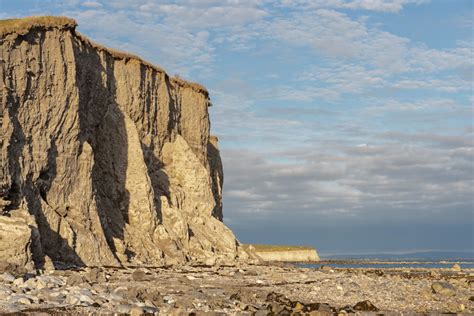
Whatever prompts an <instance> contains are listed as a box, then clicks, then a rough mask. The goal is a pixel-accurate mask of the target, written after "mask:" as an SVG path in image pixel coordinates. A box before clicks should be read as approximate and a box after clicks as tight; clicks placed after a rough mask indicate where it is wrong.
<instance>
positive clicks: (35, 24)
mask: <svg viewBox="0 0 474 316" xmlns="http://www.w3.org/2000/svg"><path fill="white" fill-rule="evenodd" d="M76 26H77V22H76V21H75V20H74V19H71V18H68V17H64V16H29V17H24V18H19V19H6V20H0V37H5V36H7V35H9V34H13V33H14V34H18V35H25V34H28V33H29V32H30V31H31V30H33V29H52V28H58V29H70V30H73V31H74V32H75V28H76ZM75 34H76V35H77V36H78V37H79V39H80V40H82V41H84V42H87V43H88V44H90V45H91V46H93V47H94V48H96V49H97V50H99V51H104V52H105V53H108V54H110V55H111V56H113V57H114V58H116V59H125V60H134V61H137V62H139V63H141V64H143V65H145V66H147V67H150V68H153V69H155V70H156V71H158V72H162V73H166V72H165V71H164V70H163V68H161V67H159V66H156V65H153V64H152V63H150V62H147V61H146V60H143V59H142V58H140V57H138V56H136V55H134V54H130V53H127V52H122V51H119V50H116V49H112V48H108V47H105V46H102V45H100V44H97V43H94V42H93V41H91V40H89V39H88V38H87V37H85V36H83V35H82V34H80V33H77V32H75ZM171 81H172V82H173V83H174V84H175V85H178V86H180V87H189V88H191V89H193V90H195V91H196V92H199V93H203V94H204V95H205V96H206V97H207V98H209V92H208V91H207V89H206V88H205V87H204V86H202V85H201V84H199V83H196V82H190V81H186V80H184V79H182V78H180V77H179V76H174V77H172V78H171Z"/></svg>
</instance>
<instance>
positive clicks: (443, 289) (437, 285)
mask: <svg viewBox="0 0 474 316" xmlns="http://www.w3.org/2000/svg"><path fill="white" fill-rule="evenodd" d="M431 289H432V290H433V293H436V294H440V295H443V296H454V295H456V292H455V291H456V289H455V288H454V286H453V285H452V284H450V283H448V282H433V284H432V285H431Z"/></svg>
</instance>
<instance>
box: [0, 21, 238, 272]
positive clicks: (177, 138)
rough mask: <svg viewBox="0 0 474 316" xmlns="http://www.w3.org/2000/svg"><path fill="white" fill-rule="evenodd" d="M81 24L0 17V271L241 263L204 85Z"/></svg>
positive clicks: (207, 95)
mask: <svg viewBox="0 0 474 316" xmlns="http://www.w3.org/2000/svg"><path fill="white" fill-rule="evenodd" d="M75 28H76V22H75V21H74V20H72V19H68V18H64V17H31V18H25V19H18V20H3V21H0V100H1V102H0V123H1V132H0V212H1V213H2V216H0V266H2V265H3V266H5V265H7V266H22V265H23V266H25V265H27V266H28V265H35V266H36V267H38V266H41V265H42V264H43V262H44V260H45V258H46V259H47V257H49V258H50V259H52V260H53V261H58V262H67V263H74V264H77V265H89V266H104V265H107V266H118V265H128V264H149V265H162V264H173V263H183V262H189V261H196V262H203V263H206V264H212V263H215V262H216V261H217V262H219V261H229V260H236V259H242V260H243V259H245V258H246V253H245V251H243V250H242V249H241V247H240V246H239V243H238V242H237V240H236V238H235V236H234V235H233V233H232V232H231V231H230V230H229V229H228V228H227V227H226V226H225V225H224V224H223V223H222V221H221V220H222V202H221V192H222V181H223V176H222V174H223V173H222V163H221V161H220V156H219V149H218V147H217V138H216V137H211V136H210V135H209V130H210V122H209V115H208V106H210V101H209V94H208V92H207V90H206V89H205V88H204V87H202V86H201V85H199V84H195V83H190V82H186V81H184V80H182V79H180V78H170V77H169V76H168V75H167V74H166V73H165V72H164V71H163V70H162V69H161V68H159V67H156V66H154V65H151V64H150V63H147V62H145V61H143V60H141V59H140V58H138V57H136V56H134V55H130V54H126V53H122V52H118V51H114V50H110V49H107V48H105V47H103V46H100V45H98V44H95V43H93V42H91V41H90V40H88V39H87V38H85V37H84V36H82V35H80V34H79V33H78V32H76V30H75Z"/></svg>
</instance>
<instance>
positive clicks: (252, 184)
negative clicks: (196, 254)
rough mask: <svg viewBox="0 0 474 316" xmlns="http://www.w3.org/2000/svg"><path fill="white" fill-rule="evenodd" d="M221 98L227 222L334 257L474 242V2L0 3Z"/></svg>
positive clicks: (8, 11) (216, 126)
mask: <svg viewBox="0 0 474 316" xmlns="http://www.w3.org/2000/svg"><path fill="white" fill-rule="evenodd" d="M40 14H54V15H67V16H69V17H72V18H75V19H76V20H77V21H78V23H79V27H78V30H79V31H80V32H81V33H83V34H85V35H87V36H89V37H90V38H91V39H93V40H95V41H97V42H100V43H102V44H105V45H108V46H111V47H114V48H117V49H121V50H126V51H130V52H133V53H135V54H138V55H140V56H143V57H144V58H145V59H147V60H149V61H151V62H153V63H155V64H158V65H160V66H162V67H164V68H165V69H166V70H167V71H168V72H169V73H170V74H180V75H181V76H183V77H185V78H187V79H190V80H193V81H198V82H200V83H203V84H204V85H205V86H206V87H208V89H209V90H210V93H211V99H212V102H213V104H214V106H213V107H212V108H211V119H212V124H213V125H212V133H213V134H216V135H217V136H219V140H220V146H221V151H222V156H223V161H224V169H225V185H224V187H225V188H224V220H225V222H226V223H227V224H228V225H229V226H230V227H231V228H232V229H233V230H234V231H235V232H236V234H237V237H238V238H239V239H240V240H241V241H243V242H267V243H294V244H309V245H314V246H316V247H317V248H318V249H319V250H320V251H321V252H322V253H323V254H324V253H328V254H329V253H345V252H369V251H370V252H377V251H385V252H387V251H388V252H390V251H405V250H469V249H473V248H474V246H473V243H474V233H473V225H474V218H473V209H474V201H473V197H472V196H473V195H474V135H473V101H474V97H473V8H472V1H470V0H449V1H448V0H431V1H429V0H313V1H309V0H275V1H269V0H241V1H239V0H221V1H217V0H200V1H199V0H177V1H156V0H134V1H125V0H111V1H105V0H97V1H83V0H66V1H48V0H42V1H22V0H15V1H6V0H0V17H1V18H7V17H18V16H26V15H40Z"/></svg>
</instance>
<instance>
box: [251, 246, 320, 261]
mask: <svg viewBox="0 0 474 316" xmlns="http://www.w3.org/2000/svg"><path fill="white" fill-rule="evenodd" d="M255 253H256V254H257V255H258V256H259V257H260V258H262V259H263V260H265V261H288V262H305V261H319V256H318V253H317V252H316V249H305V250H282V251H256V252H255Z"/></svg>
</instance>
